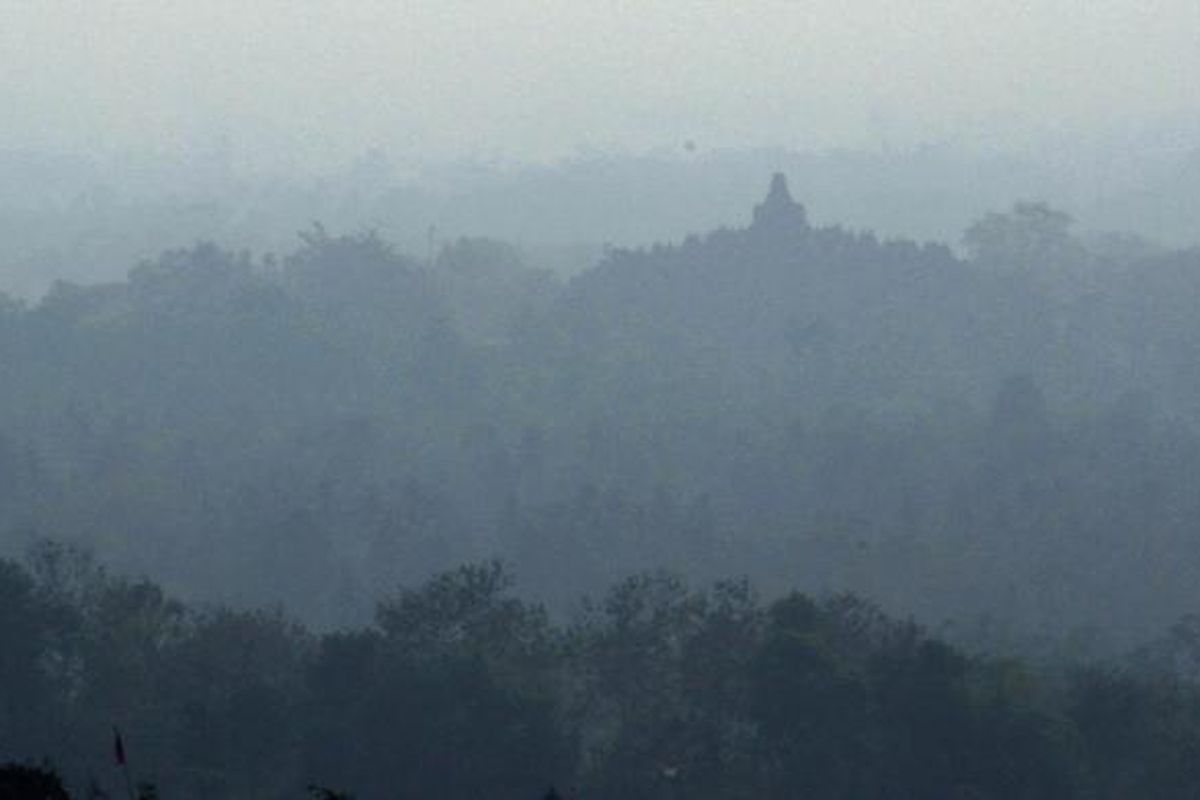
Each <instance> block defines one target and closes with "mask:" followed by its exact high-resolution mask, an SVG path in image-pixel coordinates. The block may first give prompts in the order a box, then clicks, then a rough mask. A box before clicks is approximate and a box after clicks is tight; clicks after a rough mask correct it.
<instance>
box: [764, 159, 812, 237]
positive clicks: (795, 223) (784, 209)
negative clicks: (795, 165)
mask: <svg viewBox="0 0 1200 800" xmlns="http://www.w3.org/2000/svg"><path fill="white" fill-rule="evenodd" d="M752 227H754V228H764V229H770V230H787V229H789V228H807V227H808V215H807V214H806V213H805V211H804V206H802V205H800V204H799V203H797V202H796V201H795V200H793V199H792V193H791V192H789V191H788V185H787V178H786V177H784V175H783V173H782V172H776V173H775V175H774V176H773V177H772V178H771V188H770V189H769V190H768V191H767V196H766V199H764V200H763V201H762V202H761V203H759V204H758V205H757V206H755V207H754V223H753V225H752Z"/></svg>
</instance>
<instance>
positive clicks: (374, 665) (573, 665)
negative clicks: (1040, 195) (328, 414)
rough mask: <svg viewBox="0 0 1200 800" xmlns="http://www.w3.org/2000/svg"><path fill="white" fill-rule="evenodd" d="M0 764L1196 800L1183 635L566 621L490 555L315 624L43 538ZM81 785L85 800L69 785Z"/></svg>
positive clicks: (728, 615) (408, 789) (690, 608)
mask: <svg viewBox="0 0 1200 800" xmlns="http://www.w3.org/2000/svg"><path fill="white" fill-rule="evenodd" d="M0 596H2V597H3V600H4V602H3V603H2V604H0V614H2V616H0V635H2V636H3V638H4V641H5V643H6V645H8V646H6V648H5V649H4V650H3V656H2V659H0V709H2V710H3V713H2V714H0V724H2V725H3V727H0V761H3V760H4V758H5V757H8V758H12V757H14V754H15V755H16V756H17V757H21V756H25V757H28V754H31V753H53V754H54V759H55V760H56V762H57V765H58V767H59V768H60V769H61V771H62V772H63V774H64V776H65V778H66V780H67V782H68V784H70V785H73V786H76V787H80V789H82V787H86V786H97V787H99V788H101V789H104V788H105V787H108V791H110V793H114V792H117V791H119V790H120V788H121V785H122V784H121V781H122V780H123V777H122V775H121V773H120V771H119V770H117V769H116V768H115V767H114V766H113V764H112V762H111V760H110V759H111V757H112V756H111V749H110V742H111V741H112V739H111V726H112V724H113V723H114V722H115V723H118V724H120V725H121V729H122V731H123V733H124V750H125V753H126V754H127V756H128V761H129V765H130V767H131V769H132V771H133V773H134V774H135V775H136V777H137V779H138V780H139V782H143V781H144V782H147V783H154V784H156V785H157V786H158V788H159V791H160V792H161V794H162V796H163V797H171V798H211V797H226V798H231V799H233V798H276V797H278V798H283V797H294V798H299V797H301V796H303V794H304V788H305V786H307V785H311V784H314V783H316V784H321V785H331V786H337V787H341V788H344V789H348V790H352V791H353V792H355V793H356V794H357V796H359V797H361V798H395V797H444V798H475V797H494V798H514V800H516V799H518V798H520V799H522V800H526V799H528V798H535V797H540V796H541V794H542V793H543V792H544V791H545V788H546V786H547V785H548V784H550V783H552V782H557V784H558V785H559V786H560V787H562V788H564V789H565V788H566V787H573V788H572V790H571V794H572V795H573V796H578V797H580V798H589V797H596V798H600V797H608V798H618V797H619V798H632V799H633V800H636V799H637V798H662V797H690V798H746V797H778V798H784V797H807V798H852V797H871V798H938V797H944V798H1031V799H1032V798H1047V800H1050V798H1053V800H1067V799H1068V798H1126V797H1156V798H1186V797H1193V796H1194V795H1195V781H1196V763H1197V762H1196V759H1195V757H1194V756H1195V753H1196V752H1197V748H1200V686H1197V684H1196V683H1195V679H1196V677H1197V673H1196V669H1197V665H1198V664H1200V662H1198V661H1197V653H1198V652H1200V651H1198V649H1197V642H1198V639H1197V637H1196V626H1195V625H1194V624H1192V625H1191V627H1190V628H1184V627H1181V628H1179V629H1177V630H1175V631H1173V632H1172V633H1171V635H1170V636H1168V637H1166V638H1164V639H1163V640H1161V641H1160V642H1159V643H1157V644H1156V645H1155V646H1154V647H1151V648H1146V649H1145V650H1143V651H1141V652H1140V653H1139V654H1138V656H1137V657H1136V658H1129V659H1126V660H1124V661H1122V662H1120V663H1117V662H1112V663H1110V664H1108V665H1106V666H1092V667H1088V668H1084V667H1081V666H1078V665H1069V664H1058V665H1054V666H1035V665H1032V664H1030V663H1022V662H1019V661H1015V660H1011V659H1000V658H984V657H970V656H967V655H965V654H964V653H963V652H961V651H959V650H957V649H955V648H953V647H951V646H949V645H947V644H945V643H944V642H942V641H939V640H938V639H936V638H931V637H930V636H929V635H928V634H927V633H925V632H924V631H922V630H921V629H920V628H918V627H916V626H915V625H913V624H912V623H907V622H900V621H897V620H894V619H889V618H888V617H887V616H885V615H884V614H883V613H881V612H880V611H879V610H878V609H876V608H875V607H874V606H872V605H870V604H868V603H865V602H863V601H862V600H859V599H857V598H855V597H853V596H850V595H840V596H832V597H829V598H826V599H823V600H814V599H813V598H811V597H809V596H807V595H804V594H801V593H789V594H786V595H784V596H783V597H781V598H779V599H777V600H774V601H772V602H764V601H763V600H761V599H760V598H759V597H758V596H757V595H756V593H755V592H754V590H753V589H752V588H751V587H750V586H749V585H748V584H747V583H746V582H744V581H735V582H723V583H717V584H714V585H712V586H709V587H708V588H705V589H701V590H696V589H689V588H688V587H687V586H686V585H685V584H684V583H683V582H682V581H680V580H679V579H678V578H676V577H673V576H670V575H668V574H665V573H652V574H651V573H647V574H642V575H638V576H634V577H631V578H628V579H626V580H624V581H621V582H619V583H618V584H616V585H615V586H613V587H612V588H611V589H610V590H609V591H608V592H607V593H606V594H604V595H603V596H602V597H600V598H599V599H598V600H597V601H595V602H593V603H589V604H587V605H586V606H585V607H583V608H582V609H581V611H580V612H579V613H578V614H577V615H576V616H575V617H574V618H573V619H572V620H571V621H570V622H569V623H567V624H554V623H552V622H551V621H550V620H549V618H548V616H547V615H546V613H545V611H544V610H543V609H542V608H540V607H539V606H537V605H534V604H530V603H528V602H525V601H522V600H521V599H519V597H518V596H517V595H516V594H514V592H513V587H512V585H511V580H510V579H509V577H508V576H507V574H506V573H505V571H504V570H503V569H501V568H500V567H499V566H498V565H496V564H479V565H472V566H464V567H461V568H458V569H455V570H452V571H449V572H446V573H443V574H440V575H437V576H435V577H433V578H432V579H430V580H429V581H428V582H426V583H425V584H423V585H422V586H420V587H418V588H414V589H407V590H401V591H399V592H396V593H393V594H391V595H389V596H388V597H386V598H385V599H384V600H383V601H382V602H381V603H380V604H379V605H378V608H377V610H376V614H375V621H374V622H373V623H372V624H370V625H365V626H361V627H357V628H352V629H344V630H339V631H335V632H326V633H316V632H314V631H312V630H310V629H307V628H305V627H303V626H301V625H298V624H295V623H293V622H290V621H289V620H287V619H286V618H284V617H282V616H281V615H279V614H276V613H264V612H236V611H231V610H227V609H223V608H188V607H186V606H184V605H183V604H181V603H179V602H177V601H175V600H172V599H171V598H170V597H169V596H168V595H167V594H166V593H165V592H163V591H162V590H161V589H160V588H159V587H158V586H156V585H154V584H153V583H149V582H147V581H131V580H128V579H124V578H118V577H113V576H111V575H109V574H107V573H106V572H105V571H103V570H102V569H100V568H98V567H97V566H95V565H94V564H93V563H92V562H91V561H90V560H88V559H87V558H85V557H82V556H81V555H80V554H79V553H77V552H72V551H70V550H66V549H63V548H62V547H57V546H49V545H43V546H41V547H39V548H38V549H37V550H36V552H35V553H34V555H33V557H32V558H31V559H30V560H29V561H28V562H27V564H26V565H21V564H18V563H13V562H3V563H0ZM79 796H83V794H82V791H79Z"/></svg>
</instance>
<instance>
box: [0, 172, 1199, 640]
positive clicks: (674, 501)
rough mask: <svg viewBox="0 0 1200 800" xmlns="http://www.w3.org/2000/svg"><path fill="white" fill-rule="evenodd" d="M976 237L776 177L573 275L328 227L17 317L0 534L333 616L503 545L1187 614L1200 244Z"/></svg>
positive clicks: (932, 598) (248, 600) (1057, 609)
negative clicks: (822, 210)
mask: <svg viewBox="0 0 1200 800" xmlns="http://www.w3.org/2000/svg"><path fill="white" fill-rule="evenodd" d="M964 242H965V245H966V247H967V249H968V250H969V251H970V258H969V259H966V260H964V259H960V258H958V257H956V256H955V255H954V254H953V253H952V252H951V250H949V249H948V248H946V247H944V246H941V245H917V244H914V243H912V242H908V241H879V240H877V239H876V238H875V237H874V236H872V235H870V234H867V233H858V232H853V231H847V230H844V229H841V228H837V227H816V226H813V225H812V224H810V222H809V221H808V219H807V216H806V213H805V210H804V209H803V208H802V207H801V206H800V205H799V204H797V203H795V202H793V201H792V199H791V197H790V196H789V194H788V190H787V188H786V186H785V185H784V184H783V182H782V179H780V180H777V181H776V182H775V184H773V186H772V189H771V192H770V194H769V196H768V198H767V199H766V201H764V203H763V204H762V205H761V206H760V207H759V208H758V209H757V210H756V211H755V215H754V218H753V222H752V224H751V225H749V226H748V227H745V228H739V229H727V230H719V231H716V232H714V233H711V234H709V235H707V236H704V237H692V238H689V239H687V240H685V241H684V242H682V243H680V244H678V245H674V246H657V247H654V248H651V249H648V250H637V251H624V250H613V251H611V252H609V253H608V254H607V255H606V256H605V257H604V258H603V259H602V260H601V261H600V263H598V264H597V265H596V266H595V267H594V268H592V269H590V270H588V271H587V272H585V273H583V274H582V275H580V276H578V277H577V278H575V279H573V280H571V281H570V282H567V283H563V282H561V281H559V280H557V279H556V278H554V277H553V276H552V275H551V274H550V273H547V272H544V271H539V270H537V269H533V268H531V267H529V266H527V265H525V264H524V263H523V262H522V260H521V256H520V253H519V252H518V251H517V250H516V249H514V248H512V247H509V246H506V245H503V244H501V243H498V242H493V241H488V240H482V239H464V240H460V241H457V242H454V243H452V244H449V245H447V246H445V247H443V248H442V249H441V250H440V252H438V253H437V254H436V255H434V256H433V257H431V258H429V259H424V260H418V259H414V258H411V257H408V256H405V255H403V254H401V253H399V252H397V251H396V250H394V249H393V248H392V247H391V246H390V245H389V244H388V243H387V242H385V241H383V240H382V239H381V238H380V237H378V236H376V235H374V234H370V233H365V234H357V235H334V234H331V233H328V232H326V231H325V230H324V229H323V228H321V227H320V226H314V227H313V228H312V229H311V230H310V231H308V232H307V233H305V234H303V236H302V239H301V242H300V243H299V246H298V248H297V249H296V250H295V251H294V252H292V253H290V254H287V255H285V256H281V257H275V256H266V257H262V258H258V257H252V256H250V255H246V254H240V253H234V252H228V251H225V250H222V249H220V248H219V247H216V246H214V245H199V246H196V247H193V248H191V249H186V250H180V251H175V252H170V253H166V254H164V255H163V256H162V257H160V258H159V259H157V260H155V261H151V262H147V263H143V264H141V265H139V266H137V267H136V268H135V269H133V270H132V271H131V272H130V273H129V276H128V279H127V280H125V281H123V282H120V283H113V284H103V285H92V286H80V285H73V284H67V283H60V284H58V285H56V287H55V288H54V289H53V290H52V291H51V292H50V293H49V294H48V295H47V296H46V297H45V298H44V299H43V300H41V301H40V302H38V303H36V304H34V305H26V304H23V303H20V302H17V301H12V300H6V301H0V537H2V538H0V543H2V544H3V545H4V546H5V548H6V549H7V551H8V552H9V553H10V554H16V553H19V552H20V550H21V548H23V547H25V546H27V545H28V544H29V543H30V542H32V541H35V540H37V539H39V538H50V539H53V540H56V541H65V542H71V543H75V544H80V545H83V546H85V547H88V548H90V549H93V550H94V551H96V552H98V553H99V554H101V556H102V557H103V558H104V559H105V560H106V562H108V563H112V564H114V565H115V566H117V567H118V568H120V569H122V570H127V571H129V572H131V573H132V574H148V575H152V576H154V577H155V579H156V580H161V581H162V582H163V584H164V585H165V586H167V587H169V588H170V589H171V590H172V591H173V592H177V593H179V594H180V596H182V597H184V598H185V599H187V600H189V601H192V600H201V601H220V602H227V603H232V604H234V605H237V606H238V607H250V606H262V605H264V604H266V605H270V604H275V603H282V604H283V605H284V607H286V608H288V609H289V610H290V611H293V612H294V613H296V614H298V615H299V617H300V618H301V619H304V620H305V621H306V623H308V624H313V625H316V626H317V627H318V628H320V627H328V626H342V625H350V624H361V623H363V622H365V621H366V620H367V619H369V615H370V613H371V611H370V610H371V607H372V603H373V598H375V597H377V596H379V595H380V594H381V593H385V592H387V591H390V590H391V588H392V587H394V586H396V585H397V584H398V583H400V582H408V583H412V582H413V581H418V580H420V579H422V578H424V577H427V576H428V575H430V574H432V573H433V572H435V571H437V570H441V569H446V568H449V567H451V566H453V565H455V564H458V563H464V562H470V561H476V560H480V559H487V558H492V557H497V556H498V557H501V558H503V559H506V560H508V561H509V562H511V563H512V564H513V565H514V569H515V571H516V573H517V574H518V576H519V577H520V581H521V586H522V587H523V590H524V591H526V592H528V593H529V594H530V595H532V596H534V597H536V598H539V599H542V600H544V601H546V602H547V603H548V606H549V607H550V608H551V610H552V612H553V613H556V614H557V613H564V612H565V611H566V610H568V609H569V608H570V604H571V602H572V600H573V598H575V597H576V596H577V595H578V592H580V591H593V592H597V591H601V590H603V588H604V587H605V586H607V585H610V584H611V583H612V582H614V581H616V580H618V579H619V578H620V577H621V576H623V575H626V574H629V573H630V572H636V571H640V570H643V569H646V568H653V567H656V566H666V567H669V568H671V569H673V570H678V571H679V572H680V573H681V574H685V575H687V576H689V577H690V578H695V579H700V580H709V579H712V578H715V577H718V576H720V575H724V574H745V575H748V576H751V578H752V579H753V580H755V581H756V583H758V584H759V585H761V586H762V587H763V588H764V590H766V591H780V590H783V589H785V588H790V587H796V586H798V587H801V588H803V589H805V590H808V591H841V590H853V591H857V592H860V593H862V594H863V595H864V596H868V597H871V598H872V599H873V600H877V601H879V602H881V603H882V604H883V606H884V607H886V608H888V609H889V610H893V611H895V612H896V613H901V614H909V613H912V614H914V615H915V616H916V618H918V619H920V620H922V621H925V622H929V623H931V624H937V625H940V624H942V623H943V622H944V621H950V622H952V623H953V624H954V628H953V629H952V632H953V635H954V637H955V641H959V642H970V643H972V644H975V645H987V646H996V647H1000V646H1003V647H1012V646H1015V643H1016V642H1018V641H1021V642H1026V643H1027V642H1028V641H1030V640H1033V639H1036V638H1037V637H1039V636H1050V637H1061V636H1062V635H1063V634H1065V633H1067V632H1078V633H1079V634H1080V635H1077V636H1074V638H1073V639H1072V640H1071V641H1073V642H1074V643H1075V644H1074V645H1072V646H1079V647H1084V646H1089V647H1098V646H1117V647H1120V646H1124V645H1125V644H1128V643H1130V642H1132V641H1135V640H1137V639H1139V638H1144V637H1145V636H1146V635H1149V633H1150V632H1152V631H1154V630H1161V629H1163V628H1165V627H1167V626H1168V625H1170V624H1171V623H1172V622H1173V621H1175V620H1176V619H1178V618H1179V617H1181V616H1182V615H1184V614H1187V613H1191V612H1193V611H1195V610H1196V608H1195V605H1196V603H1195V593H1194V587H1195V585H1196V578H1197V567H1196V565H1197V563H1200V562H1197V558H1196V556H1197V555H1198V554H1200V537H1198V535H1197V529H1196V520H1197V519H1200V516H1198V513H1197V512H1198V511H1200V508H1198V505H1200V485H1198V482H1200V438H1197V433H1196V431H1197V424H1198V423H1200V358H1198V357H1197V354H1198V353H1200V328H1198V323H1197V319H1198V318H1197V316H1196V315H1195V313H1194V310H1195V308H1196V307H1197V306H1198V303H1197V301H1198V300H1200V255H1198V254H1197V253H1196V252H1194V251H1184V252H1164V251H1161V250H1159V249H1156V248H1155V247H1153V246H1152V245H1150V244H1148V243H1146V242H1142V241H1140V240H1137V239H1133V238H1128V237H1127V238H1120V237H1116V238H1109V239H1105V240H1102V241H1094V242H1091V243H1089V244H1086V245H1085V244H1084V243H1083V242H1081V241H1080V240H1079V239H1077V238H1076V237H1074V236H1073V234H1072V230H1071V225H1070V219H1069V218H1068V217H1066V216H1065V215H1064V214H1061V213H1059V212H1057V211H1054V210H1052V209H1049V208H1047V207H1045V206H1042V205H1038V204H1021V205H1018V206H1016V207H1014V208H1013V209H1012V210H1011V211H1008V212H1004V213H995V214H990V215H988V216H986V217H984V218H982V219H981V220H979V221H978V222H977V223H976V224H975V225H973V226H972V227H971V228H970V229H969V230H968V231H967V233H966V236H965V239H964ZM947 630H950V629H947ZM1089 642H1090V643H1091V644H1089Z"/></svg>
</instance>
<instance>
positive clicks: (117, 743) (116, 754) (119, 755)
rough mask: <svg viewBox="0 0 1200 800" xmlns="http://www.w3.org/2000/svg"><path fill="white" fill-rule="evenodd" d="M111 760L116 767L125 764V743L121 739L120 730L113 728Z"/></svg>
mask: <svg viewBox="0 0 1200 800" xmlns="http://www.w3.org/2000/svg"><path fill="white" fill-rule="evenodd" d="M113 761H115V762H117V766H118V767H123V766H125V743H124V742H123V741H121V732H120V731H119V730H117V729H116V728H113Z"/></svg>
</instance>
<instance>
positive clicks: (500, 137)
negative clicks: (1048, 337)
mask: <svg viewBox="0 0 1200 800" xmlns="http://www.w3.org/2000/svg"><path fill="white" fill-rule="evenodd" d="M1197 75H1200V2H1198V1H1197V0H1037V2H1028V1H1023V0H996V1H993V0H832V1H827V0H808V1H807V2H801V1H799V0H796V1H794V2H782V1H775V2H771V1H768V0H737V1H736V2H734V1H732V0H726V1H725V2H704V1H703V0H690V2H684V0H660V1H658V2H655V1H654V0H640V1H639V2H604V3H601V2H571V1H570V0H558V2H521V1H519V0H476V1H475V2H464V1H461V0H437V1H436V2H368V0H358V1H357V2H332V1H331V0H326V1H325V2H305V1H304V0H289V2H274V1H273V0H272V1H267V0H240V2H226V1H225V0H190V1H189V2H186V3H185V2H173V1H172V0H141V1H140V2H104V1H103V0H82V1H81V2H55V1H54V0H0V108H3V112H2V113H3V117H2V119H3V125H0V147H27V146H41V147H46V148H51V149H59V150H73V151H83V152H88V151H91V150H93V149H94V150H97V151H100V152H106V151H107V152H111V151H113V150H122V149H144V148H151V149H154V150H156V151H159V152H161V153H162V154H164V155H170V154H171V153H174V152H176V151H181V150H183V149H186V148H194V147H196V146H197V145H203V144H205V143H211V142H213V141H217V140H221V139H222V138H224V139H225V140H227V141H228V142H229V143H230V144H231V145H232V146H233V148H234V150H235V151H236V152H237V153H238V155H239V157H241V158H244V159H247V160H249V161H252V162H256V163H258V162H262V163H276V164H280V165H283V164H286V163H287V162H288V160H289V159H292V160H303V161H307V162H310V163H311V162H321V161H324V162H331V161H335V160H341V159H345V158H349V157H351V156H353V155H354V154H355V153H359V152H362V151H363V150H365V149H367V148H371V147H382V148H384V149H385V150H387V151H388V152H389V153H390V154H392V155H393V156H395V157H397V158H399V159H401V160H403V159H406V158H414V159H415V158H424V157H438V158H443V157H448V156H450V157H456V156H464V155H471V156H482V157H486V158H511V159H519V160H540V159H548V158H554V157H557V156H561V155H565V154H569V153H572V152H576V151H578V150H579V149H585V150H587V149H610V148H611V149H619V150H644V149H649V148H659V147H674V146H678V145H679V144H680V143H682V142H683V141H685V140H689V139H690V140H694V141H695V142H696V143H697V144H698V145H699V146H701V147H728V146H758V145H783V146H787V147H794V148H801V149H807V148H824V147H830V146H849V147H878V146H879V145H880V144H883V143H884V142H885V141H886V142H887V143H888V144H890V145H892V146H898V147H907V146H911V145H914V144H918V143H921V142H950V143H958V144H965V145H971V146H981V147H994V146H997V145H1001V146H1005V145H1022V144H1028V143H1030V142H1035V141H1040V140H1045V139H1047V138H1062V137H1067V138H1071V137H1075V136H1089V135H1097V134H1098V133H1100V132H1103V133H1104V134H1105V135H1109V134H1111V133H1114V132H1115V133H1116V134H1117V135H1121V136H1130V135H1138V133H1139V132H1140V131H1142V130H1149V129H1162V128H1164V127H1166V128H1170V127H1171V126H1177V127H1179V128H1180V129H1181V130H1183V129H1186V130H1194V129H1195V127H1196V123H1197V122H1198V121H1200V81H1198V80H1197V79H1196V76H1197Z"/></svg>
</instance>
